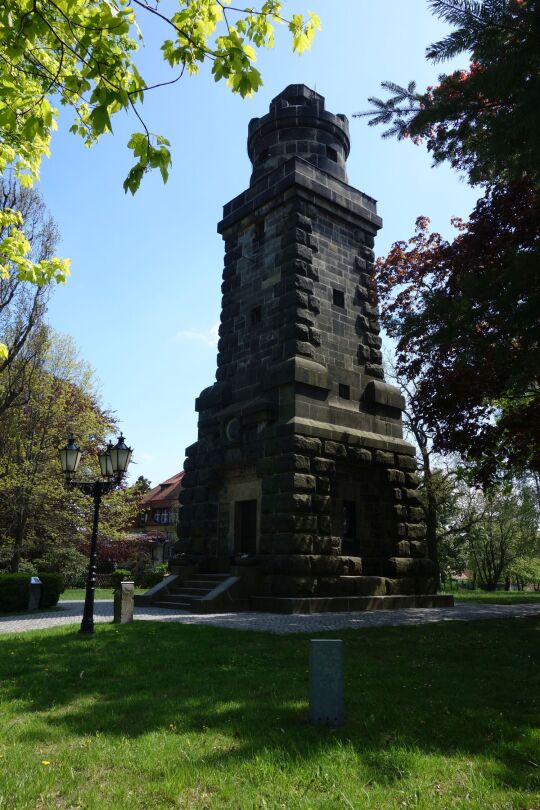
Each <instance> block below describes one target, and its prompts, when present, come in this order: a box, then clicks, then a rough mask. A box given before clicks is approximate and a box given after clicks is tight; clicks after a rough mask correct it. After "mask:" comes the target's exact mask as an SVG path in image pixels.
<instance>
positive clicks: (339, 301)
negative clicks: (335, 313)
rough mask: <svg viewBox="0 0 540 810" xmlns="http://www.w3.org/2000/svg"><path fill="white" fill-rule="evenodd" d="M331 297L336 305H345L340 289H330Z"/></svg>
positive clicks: (343, 294)
mask: <svg viewBox="0 0 540 810" xmlns="http://www.w3.org/2000/svg"><path fill="white" fill-rule="evenodd" d="M332 298H333V301H334V304H335V305H336V307H344V306H345V293H344V292H342V290H332Z"/></svg>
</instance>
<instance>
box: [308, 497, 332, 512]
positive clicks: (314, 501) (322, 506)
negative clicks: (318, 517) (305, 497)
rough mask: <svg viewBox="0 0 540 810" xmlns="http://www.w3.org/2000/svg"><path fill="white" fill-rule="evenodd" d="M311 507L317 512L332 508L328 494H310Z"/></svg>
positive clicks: (327, 510)
mask: <svg viewBox="0 0 540 810" xmlns="http://www.w3.org/2000/svg"><path fill="white" fill-rule="evenodd" d="M311 508H312V509H313V511H314V512H317V513H318V514H320V513H326V512H330V510H331V509H332V499H331V498H330V496H329V495H312V496H311Z"/></svg>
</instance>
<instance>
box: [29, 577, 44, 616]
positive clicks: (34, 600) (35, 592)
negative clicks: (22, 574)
mask: <svg viewBox="0 0 540 810" xmlns="http://www.w3.org/2000/svg"><path fill="white" fill-rule="evenodd" d="M42 587H43V585H42V582H41V580H40V578H39V577H30V587H29V589H28V610H37V609H38V608H39V603H40V600H41V588H42Z"/></svg>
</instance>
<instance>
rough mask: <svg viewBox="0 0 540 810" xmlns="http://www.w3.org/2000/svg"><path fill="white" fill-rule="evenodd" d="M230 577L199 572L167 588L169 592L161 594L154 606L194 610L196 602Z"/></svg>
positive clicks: (228, 575)
mask: <svg viewBox="0 0 540 810" xmlns="http://www.w3.org/2000/svg"><path fill="white" fill-rule="evenodd" d="M229 577H230V574H197V575H196V576H194V577H193V578H192V579H187V580H184V581H183V582H182V583H178V584H176V583H175V584H173V585H171V586H170V587H169V588H167V593H164V594H160V595H159V599H158V601H156V602H154V603H153V604H154V607H160V608H170V609H171V610H193V609H194V607H195V605H194V603H196V602H197V601H199V600H201V599H202V598H203V597H205V596H208V594H210V593H211V592H212V591H213V590H214V589H215V588H217V586H218V585H221V583H222V582H225V580H226V579H228V578H229Z"/></svg>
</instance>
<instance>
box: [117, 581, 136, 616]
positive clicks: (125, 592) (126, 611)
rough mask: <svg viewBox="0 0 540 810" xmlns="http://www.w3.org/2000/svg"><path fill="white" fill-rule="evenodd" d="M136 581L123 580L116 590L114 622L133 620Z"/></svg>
mask: <svg viewBox="0 0 540 810" xmlns="http://www.w3.org/2000/svg"><path fill="white" fill-rule="evenodd" d="M134 596H135V583H134V582H121V583H120V584H119V586H118V588H117V589H116V590H115V592H114V619H113V622H114V624H127V623H128V622H132V621H133V601H134Z"/></svg>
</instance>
